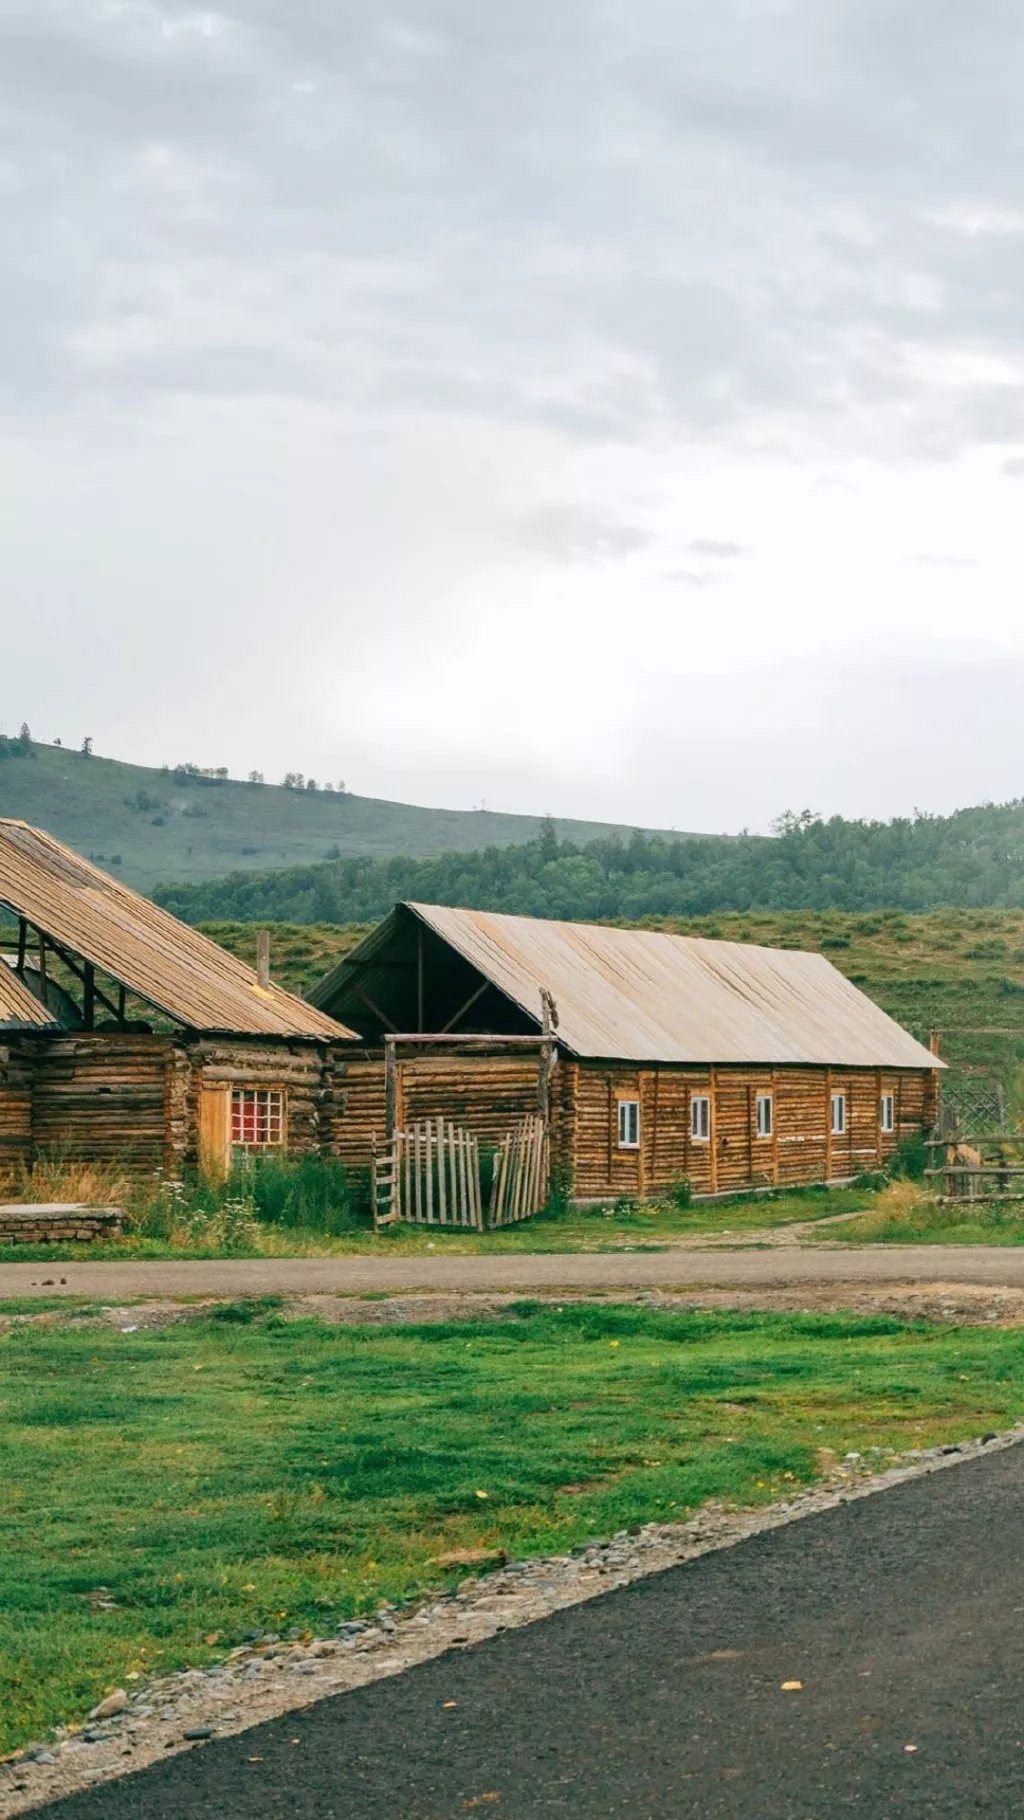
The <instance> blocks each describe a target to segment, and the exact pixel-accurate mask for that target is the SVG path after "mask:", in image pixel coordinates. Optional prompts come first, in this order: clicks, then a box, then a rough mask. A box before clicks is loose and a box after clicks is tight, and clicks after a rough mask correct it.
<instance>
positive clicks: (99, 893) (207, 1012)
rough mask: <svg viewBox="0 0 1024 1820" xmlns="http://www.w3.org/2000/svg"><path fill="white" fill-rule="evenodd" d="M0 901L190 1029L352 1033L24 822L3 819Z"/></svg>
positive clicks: (254, 1033) (300, 1034) (333, 1035)
mask: <svg viewBox="0 0 1024 1820" xmlns="http://www.w3.org/2000/svg"><path fill="white" fill-rule="evenodd" d="M0 902H2V903H4V904H6V905H7V906H8V907H9V908H10V909H11V910H12V911H13V912H14V913H15V915H17V916H21V917H24V918H25V919H26V921H27V922H30V923H31V924H33V926H34V927H36V928H38V929H42V930H43V931H44V932H45V933H46V935H48V936H49V937H50V938H51V939H52V940H53V941H55V942H57V943H59V944H60V945H61V947H63V948H64V949H65V950H66V951H68V952H69V953H72V954H76V955H79V956H81V958H82V959H83V960H86V961H88V962H90V963H91V964H92V965H93V966H95V967H98V968H100V969H101V970H102V971H103V972H104V973H107V974H109V975H110V976H111V978H113V979H115V980H118V981H119V982H120V983H122V984H123V985H125V986H126V987H127V988H128V989H129V990H130V991H131V992H133V993H135V994H136V995H137V996H138V997H139V998H142V999H144V1000H145V1001H146V1002H147V1003H148V1004H151V1005H153V1006H155V1007H156V1008H157V1009H158V1010H161V1011H163V1012H166V1014H167V1015H168V1016H169V1017H171V1018H174V1019H175V1020H176V1022H178V1023H181V1024H183V1025H185V1026H186V1027H187V1028H190V1029H194V1030H200V1031H210V1032H213V1031H217V1032H224V1033H227V1032H231V1033H234V1034H238V1035H243V1036H284V1037H312V1038H318V1039H320V1040H322V1041H327V1040H330V1039H331V1038H334V1039H338V1038H344V1037H351V1036H352V1034H353V1033H352V1031H350V1030H348V1029H346V1028H345V1027H344V1025H341V1024H339V1023H337V1021H336V1020H335V1019H334V1018H331V1017H328V1016H327V1015H326V1014H325V1013H324V1012H322V1011H319V1010H316V1009H315V1008H314V1007H313V1006H312V1005H310V1004H307V1003H306V1001H305V1000H304V999H300V998H298V997H296V995H295V994H294V993H291V992H286V991H285V990H284V988H283V987H281V986H274V985H271V986H269V987H266V986H262V985H261V984H260V982H259V980H258V979H257V976H256V973H255V971H254V969H253V968H251V967H247V966H246V964H245V962H244V961H240V960H237V959H236V958H235V956H234V955H232V954H229V953H228V952H227V950H226V949H224V948H220V947H218V945H217V943H216V942H213V941H211V940H210V939H209V937H208V936H205V935H201V934H200V932H199V931H198V929H192V928H190V927H189V926H188V925H187V924H186V923H181V922H179V921H178V920H177V918H176V917H173V916H171V915H170V914H169V912H168V911H166V910H161V909H159V908H158V906H157V905H156V904H153V903H150V902H149V900H148V899H147V898H144V897H140V896H139V895H138V893H137V892H135V891H131V890H129V888H128V886H127V885H123V884H122V883H121V882H120V880H119V879H115V878H111V877H110V875H109V874H108V873H106V872H101V871H100V869H99V867H97V866H94V865H93V864H92V863H91V862H90V861H88V860H85V859H82V858H81V856H80V855H79V854H77V853H74V852H72V850H71V848H70V847H64V846H62V845H61V843H60V842H59V841H57V840H54V839H53V837H52V836H51V835H49V834H44V833H43V832H42V831H41V830H39V829H37V828H32V827H30V826H29V825H28V823H27V822H20V821H9V820H3V819H0ZM2 971H3V973H5V974H6V973H7V971H8V970H7V969H6V968H4V969H3V970H2ZM19 983H20V982H19ZM0 984H2V982H0ZM22 990H23V991H24V988H22ZM26 996H28V997H31V994H26ZM33 1002H34V1003H35V1001H33ZM0 1004H2V1000H0ZM36 1008H37V1010H39V1011H42V1009H43V1008H42V1007H41V1006H39V1005H38V1004H37V1006H36ZM35 1021H37V1022H39V1021H42V1022H47V1021H49V1020H47V1018H46V1015H45V1012H44V1014H43V1018H42V1019H41V1020H40V1019H38V1018H37V1019H36V1020H35Z"/></svg>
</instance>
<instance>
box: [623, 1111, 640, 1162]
mask: <svg viewBox="0 0 1024 1820" xmlns="http://www.w3.org/2000/svg"><path fill="white" fill-rule="evenodd" d="M639 1148H640V1101H639V1100H620V1101H619V1149H620V1150H639Z"/></svg>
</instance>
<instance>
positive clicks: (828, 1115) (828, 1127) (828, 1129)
mask: <svg viewBox="0 0 1024 1820" xmlns="http://www.w3.org/2000/svg"><path fill="white" fill-rule="evenodd" d="M825 1180H826V1182H830V1181H831V1180H832V1070H831V1068H826V1070H825Z"/></svg>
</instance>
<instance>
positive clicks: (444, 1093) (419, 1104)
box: [324, 1048, 559, 1167]
mask: <svg viewBox="0 0 1024 1820" xmlns="http://www.w3.org/2000/svg"><path fill="white" fill-rule="evenodd" d="M538 1067H539V1057H538V1055H537V1054H535V1053H532V1052H531V1053H527V1054H517V1055H510V1054H508V1053H505V1054H504V1055H502V1054H500V1053H499V1054H494V1055H488V1054H487V1053H483V1054H481V1053H479V1052H478V1051H474V1052H473V1053H472V1054H466V1052H465V1051H462V1052H461V1053H458V1052H456V1051H455V1050H452V1051H449V1052H448V1053H447V1054H442V1055H438V1054H436V1053H434V1054H431V1055H417V1054H416V1053H415V1052H414V1051H413V1052H411V1053H410V1052H408V1051H406V1052H402V1053H401V1054H400V1056H399V1061H398V1070H397V1077H398V1078H397V1093H396V1102H397V1103H396V1107H395V1116H396V1122H397V1124H398V1125H399V1127H404V1126H406V1125H413V1124H418V1123H421V1122H422V1121H424V1120H426V1119H437V1118H444V1119H446V1120H447V1121H449V1122H450V1123H451V1124H453V1125H459V1126H463V1127H465V1129H467V1130H469V1131H471V1132H472V1133H473V1134H474V1136H475V1137H476V1138H477V1139H478V1141H479V1142H481V1143H485V1144H498V1143H500V1141H501V1139H502V1138H504V1137H506V1136H507V1135H508V1133H509V1132H510V1131H513V1130H514V1129H515V1127H516V1126H517V1125H518V1124H519V1121H520V1120H521V1119H522V1118H524V1117H525V1116H527V1115H528V1114H530V1113H533V1112H536V1110H537V1073H538ZM329 1072H330V1079H331V1086H330V1093H329V1097H328V1099H327V1101H326V1105H325V1118H324V1124H325V1126H326V1128H327V1132H328V1135H327V1140H326V1141H327V1143H328V1144H329V1147H330V1149H331V1150H332V1151H333V1152H334V1154H335V1155H336V1156H338V1157H340V1158H341V1159H342V1161H343V1162H346V1163H349V1164H351V1165H354V1166H359V1167H365V1166H366V1165H367V1164H368V1162H369V1160H370V1157H371V1155H372V1153H373V1144H374V1140H375V1139H376V1141H377V1142H378V1143H383V1141H384V1139H385V1136H386V1135H387V1133H386V1109H385V1080H384V1057H383V1055H382V1054H381V1053H380V1051H379V1050H377V1051H373V1050H363V1051H360V1052H357V1053H355V1054H352V1053H347V1054H346V1053H345V1052H344V1051H343V1050H341V1049H340V1048H339V1049H338V1050H336V1051H335V1052H334V1055H333V1060H332V1061H331V1063H330V1065H329ZM558 1075H559V1069H558V1068H557V1067H556V1068H555V1069H554V1070H553V1075H552V1083H551V1087H550V1090H549V1091H550V1095H551V1097H552V1100H553V1101H554V1100H555V1099H557V1086H556V1083H557V1079H558Z"/></svg>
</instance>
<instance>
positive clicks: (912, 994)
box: [204, 910, 1024, 1087]
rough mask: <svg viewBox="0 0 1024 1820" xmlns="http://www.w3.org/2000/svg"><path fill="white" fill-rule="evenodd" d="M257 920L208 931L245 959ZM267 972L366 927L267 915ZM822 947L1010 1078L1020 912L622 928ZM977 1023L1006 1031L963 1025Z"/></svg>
mask: <svg viewBox="0 0 1024 1820" xmlns="http://www.w3.org/2000/svg"><path fill="white" fill-rule="evenodd" d="M258 926H259V925H257V924H255V923H226V922H217V923H207V924H205V925H204V927H205V929H206V932H207V934H208V935H212V936H213V937H214V939H215V940H216V941H219V942H221V943H222V944H223V946H224V947H225V948H228V949H230V951H231V952H232V953H233V954H237V955H239V956H240V957H241V958H242V959H243V960H247V961H249V962H250V963H251V964H254V963H255V958H256V929H257V927H258ZM263 926H264V927H269V928H270V930H271V965H272V971H273V974H274V977H275V979H278V980H279V981H280V983H281V984H282V985H284V986H289V987H291V988H292V990H293V991H297V992H306V991H308V990H309V988H310V986H312V985H313V983H314V982H315V981H316V980H318V979H319V978H321V976H322V975H323V974H324V973H326V972H327V970H328V968H329V967H332V966H333V965H334V963H335V962H336V961H337V960H338V959H340V957H341V955H343V954H345V953H347V952H348V950H349V949H350V948H351V947H354V945H355V943H356V942H357V941H359V940H360V939H361V937H362V936H363V935H364V934H365V933H366V930H367V928H368V927H369V926H370V925H359V924H353V923H350V924H347V925H345V926H344V927H339V926H338V925H336V924H311V925H305V926H299V927H295V926H289V925H287V924H266V925H263ZM632 926H634V927H640V928H648V929H652V928H656V929H668V930H671V931H673V932H675V933H676V934H679V935H706V936H712V937H717V938H721V939H723V940H726V941H749V942H756V943H759V944H760V945H761V946H764V947H781V948H810V949H814V950H816V951H821V952H823V953H824V954H826V955H827V956H828V959H829V960H830V961H832V962H833V963H834V965H835V966H836V967H838V968H839V970H840V972H842V973H845V975H846V977H847V978H848V979H850V980H852V981H853V982H854V984H855V985H857V986H859V987H860V988H861V989H862V991H864V992H866V993H867V994H868V995H869V997H871V998H873V999H874V1000H875V1002H876V1004H879V1005H881V1007H882V1009H883V1010H884V1011H887V1012H888V1013H889V1015H890V1016H891V1017H894V1018H896V1019H897V1021H898V1022H899V1023H901V1024H902V1025H903V1026H904V1027H905V1028H906V1029H908V1030H910V1031H912V1032H913V1034H914V1035H915V1036H916V1037H918V1038H919V1039H920V1040H921V1041H922V1042H927V1041H928V1037H929V1034H930V1032H931V1031H932V1030H942V1031H944V1032H946V1034H945V1035H944V1036H943V1039H942V1054H943V1056H944V1057H946V1058H947V1059H948V1060H949V1061H951V1062H953V1063H954V1064H956V1063H959V1064H967V1065H968V1066H969V1067H974V1068H979V1069H982V1070H984V1071H986V1072H991V1073H992V1074H994V1075H996V1076H999V1077H1000V1078H1002V1079H1003V1080H1004V1081H1005V1082H1006V1083H1007V1084H1008V1085H1010V1086H1011V1087H1012V1086H1013V1084H1014V1076H1015V1074H1016V1071H1017V1069H1018V1067H1019V1066H1020V1065H1021V1064H1022V1063H1024V911H1019V910H940V911H936V912H933V913H931V914H929V915H924V916H908V915H904V914H902V913H901V912H898V911H889V912H880V913H878V914H871V915H861V914H858V913H852V914H851V913H849V912H844V911H838V910H832V911H799V910H789V911H787V910H782V911H765V912H757V911H753V912H748V913H746V914H744V915H727V916H716V917H648V918H645V919H642V920H641V921H640V922H639V923H637V924H634V925H632ZM979 1026H980V1027H984V1028H988V1029H997V1030H1001V1031H1005V1032H1009V1033H1010V1034H1008V1035H1002V1036H977V1035H973V1034H969V1033H970V1032H971V1031H974V1030H977V1029H978V1028H979Z"/></svg>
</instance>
